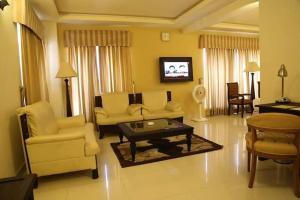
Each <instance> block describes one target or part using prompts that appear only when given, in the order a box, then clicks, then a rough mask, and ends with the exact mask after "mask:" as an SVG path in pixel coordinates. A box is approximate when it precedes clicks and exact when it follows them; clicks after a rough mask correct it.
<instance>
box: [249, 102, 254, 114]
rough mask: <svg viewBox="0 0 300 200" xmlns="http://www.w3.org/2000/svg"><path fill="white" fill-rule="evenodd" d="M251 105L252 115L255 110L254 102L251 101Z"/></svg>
mask: <svg viewBox="0 0 300 200" xmlns="http://www.w3.org/2000/svg"><path fill="white" fill-rule="evenodd" d="M250 106H251V115H252V114H253V112H254V107H253V103H251V104H250Z"/></svg>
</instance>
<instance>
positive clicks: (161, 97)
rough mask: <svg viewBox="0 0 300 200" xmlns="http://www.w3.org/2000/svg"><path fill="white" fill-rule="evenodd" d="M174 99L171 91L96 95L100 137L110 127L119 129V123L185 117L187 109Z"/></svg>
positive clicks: (115, 129)
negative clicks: (184, 110)
mask: <svg viewBox="0 0 300 200" xmlns="http://www.w3.org/2000/svg"><path fill="white" fill-rule="evenodd" d="M171 100H172V97H171V92H170V91H153V92H143V93H137V94H135V96H134V95H133V94H128V93H110V94H103V95H101V96H96V97H95V116H96V123H97V126H98V128H99V133H100V138H103V137H104V133H105V132H108V131H114V132H118V131H119V130H118V129H117V126H116V125H117V124H118V123H122V122H131V121H140V120H148V119H158V118H169V119H176V120H178V121H180V122H182V121H183V114H184V113H183V111H182V110H181V106H180V105H179V104H178V103H175V102H173V101H171Z"/></svg>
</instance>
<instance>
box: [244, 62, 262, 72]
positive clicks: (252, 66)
mask: <svg viewBox="0 0 300 200" xmlns="http://www.w3.org/2000/svg"><path fill="white" fill-rule="evenodd" d="M258 71H260V68H259V66H258V65H257V63H256V62H248V63H247V65H246V69H245V72H258Z"/></svg>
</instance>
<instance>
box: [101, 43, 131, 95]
mask: <svg viewBox="0 0 300 200" xmlns="http://www.w3.org/2000/svg"><path fill="white" fill-rule="evenodd" d="M98 54H99V58H100V65H99V66H100V73H99V74H100V81H101V84H100V91H101V93H109V92H124V91H127V92H132V70H131V59H130V58H131V57H130V49H129V47H113V46H106V47H99V51H98Z"/></svg>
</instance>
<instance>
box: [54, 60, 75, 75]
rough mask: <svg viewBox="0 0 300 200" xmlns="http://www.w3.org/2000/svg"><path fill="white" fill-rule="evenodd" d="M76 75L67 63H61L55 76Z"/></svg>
mask: <svg viewBox="0 0 300 200" xmlns="http://www.w3.org/2000/svg"><path fill="white" fill-rule="evenodd" d="M76 76H77V73H76V72H75V71H74V69H73V68H72V67H71V65H70V64H69V63H61V65H60V68H59V70H58V72H57V74H56V78H71V77H76Z"/></svg>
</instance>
